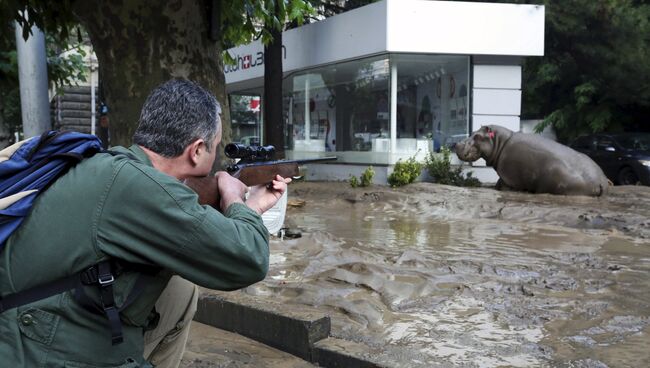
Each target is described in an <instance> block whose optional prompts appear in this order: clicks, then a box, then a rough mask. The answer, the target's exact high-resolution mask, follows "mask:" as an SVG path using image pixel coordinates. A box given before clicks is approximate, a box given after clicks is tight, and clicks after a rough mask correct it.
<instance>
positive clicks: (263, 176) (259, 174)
mask: <svg viewBox="0 0 650 368" xmlns="http://www.w3.org/2000/svg"><path fill="white" fill-rule="evenodd" d="M333 160H336V157H323V158H317V159H310V160H278V161H262V162H252V163H247V164H240V165H235V166H234V167H233V168H234V170H233V171H232V172H230V175H232V176H233V177H235V178H237V179H239V180H241V181H242V183H244V184H246V186H254V185H262V184H269V183H271V181H273V179H275V176H276V175H280V176H282V177H283V178H292V177H296V176H299V175H300V165H301V164H305V163H309V162H317V161H333ZM185 185H187V186H188V187H190V188H191V189H192V190H193V191H195V192H196V193H197V194H198V195H199V203H200V204H203V205H208V206H212V207H214V208H215V209H217V210H219V188H218V186H217V178H216V177H214V176H206V177H202V178H189V179H186V180H185Z"/></svg>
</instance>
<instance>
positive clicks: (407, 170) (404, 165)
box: [388, 156, 422, 187]
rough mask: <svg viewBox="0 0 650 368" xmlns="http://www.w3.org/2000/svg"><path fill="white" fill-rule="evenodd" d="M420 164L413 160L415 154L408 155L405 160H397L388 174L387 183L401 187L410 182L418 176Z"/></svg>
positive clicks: (420, 168) (420, 170)
mask: <svg viewBox="0 0 650 368" xmlns="http://www.w3.org/2000/svg"><path fill="white" fill-rule="evenodd" d="M421 172H422V164H421V163H419V162H417V161H416V160H415V156H413V157H409V158H408V159H407V160H406V161H402V160H398V161H397V163H396V164H395V167H394V168H393V172H392V173H391V174H390V175H389V176H388V184H390V186H391V187H401V186H402V185H406V184H411V183H412V182H414V181H415V179H417V178H418V177H419V176H420V173H421Z"/></svg>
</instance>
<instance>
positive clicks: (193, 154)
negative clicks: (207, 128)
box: [186, 138, 206, 166]
mask: <svg viewBox="0 0 650 368" xmlns="http://www.w3.org/2000/svg"><path fill="white" fill-rule="evenodd" d="M205 148H206V146H205V141H204V140H203V139H201V138H199V139H197V140H195V141H194V142H192V143H190V145H189V146H188V147H187V152H186V154H187V156H188V160H189V161H190V163H191V164H192V166H196V165H198V164H199V159H200V158H201V155H204V154H205V153H206V149H205Z"/></svg>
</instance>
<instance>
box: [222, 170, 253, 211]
mask: <svg viewBox="0 0 650 368" xmlns="http://www.w3.org/2000/svg"><path fill="white" fill-rule="evenodd" d="M215 176H216V178H217V187H218V188H219V198H220V201H219V208H221V211H222V212H225V211H226V209H228V207H230V205H231V204H233V203H244V198H245V196H246V192H247V191H248V187H247V186H246V185H245V184H244V183H242V182H241V181H239V179H235V178H233V177H232V176H231V175H230V174H228V173H227V172H225V171H219V172H217V174H216V175H215Z"/></svg>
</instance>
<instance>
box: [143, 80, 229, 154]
mask: <svg viewBox="0 0 650 368" xmlns="http://www.w3.org/2000/svg"><path fill="white" fill-rule="evenodd" d="M220 113H221V106H220V105H219V102H217V99H216V98H215V97H214V96H213V95H212V94H211V93H210V92H208V91H207V90H205V89H203V88H202V87H201V86H199V85H198V84H196V83H193V82H190V81H188V80H184V79H172V80H169V81H167V82H165V83H163V84H161V85H160V86H158V87H156V89H154V90H153V91H152V92H151V94H150V95H149V97H147V100H146V101H145V103H144V106H142V112H141V113H140V121H139V123H138V128H137V129H136V131H135V133H134V134H133V142H134V143H135V144H138V145H140V146H143V147H145V148H148V149H150V150H152V151H153V152H155V153H157V154H159V155H161V156H163V157H167V158H171V157H178V156H180V155H181V154H182V153H183V151H184V150H185V148H186V147H187V146H188V145H189V144H190V143H192V142H194V141H195V140H197V139H203V140H204V141H205V142H206V149H207V150H208V152H210V150H211V149H212V143H213V141H214V137H215V136H216V134H217V131H218V129H221V119H220V118H219V114H220Z"/></svg>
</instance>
